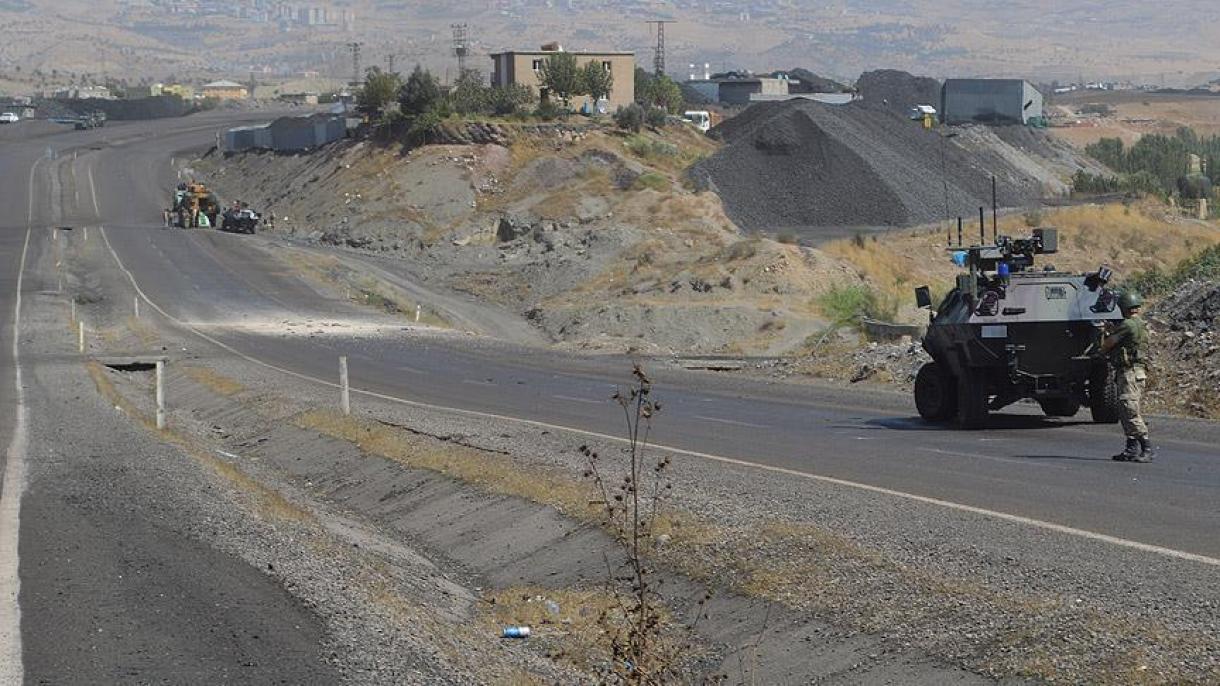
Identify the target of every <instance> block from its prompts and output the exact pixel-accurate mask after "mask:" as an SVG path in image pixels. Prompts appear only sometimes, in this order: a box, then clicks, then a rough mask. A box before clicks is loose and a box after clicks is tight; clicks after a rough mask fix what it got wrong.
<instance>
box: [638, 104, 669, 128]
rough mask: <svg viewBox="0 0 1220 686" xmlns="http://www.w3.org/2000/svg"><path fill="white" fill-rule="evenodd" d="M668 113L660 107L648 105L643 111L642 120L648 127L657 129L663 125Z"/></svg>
mask: <svg viewBox="0 0 1220 686" xmlns="http://www.w3.org/2000/svg"><path fill="white" fill-rule="evenodd" d="M668 116H669V115H668V114H667V113H666V112H665V110H663V109H661V108H660V107H649V108H648V111H647V112H645V113H644V121H645V123H647V124H648V126H649V127H651V128H654V129H659V128H662V127H664V126H665V123H666V119H667V118H668Z"/></svg>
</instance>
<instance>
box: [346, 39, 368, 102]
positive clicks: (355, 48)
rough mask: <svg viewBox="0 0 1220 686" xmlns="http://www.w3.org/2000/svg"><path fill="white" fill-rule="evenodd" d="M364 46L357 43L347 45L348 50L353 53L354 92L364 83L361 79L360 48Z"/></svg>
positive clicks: (352, 85) (352, 84)
mask: <svg viewBox="0 0 1220 686" xmlns="http://www.w3.org/2000/svg"><path fill="white" fill-rule="evenodd" d="M363 45H364V44H363V43H357V42H355V41H353V42H351V43H348V44H347V49H348V50H351V52H352V83H351V87H352V90H355V89H357V88H359V87H360V84H361V83H363V81H364V79H362V78H360V48H361V47H362V46H363Z"/></svg>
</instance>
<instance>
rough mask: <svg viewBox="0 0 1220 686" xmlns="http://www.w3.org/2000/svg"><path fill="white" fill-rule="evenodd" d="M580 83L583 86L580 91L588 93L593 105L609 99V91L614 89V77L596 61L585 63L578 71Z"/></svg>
mask: <svg viewBox="0 0 1220 686" xmlns="http://www.w3.org/2000/svg"><path fill="white" fill-rule="evenodd" d="M580 81H581V85H582V86H583V88H582V89H581V90H583V91H584V92H586V93H588V94H589V99H590V100H592V101H593V102H594V103H597V101H598V100H601V99H602V98H606V97H609V96H610V90H611V89H613V88H614V75H613V74H611V73H610V70H609V69H607V68H606V67H604V66H602V64H601V62H598V61H597V60H592V61H590V62H587V63H586V64H585V66H584V67H583V68H582V69H581V70H580Z"/></svg>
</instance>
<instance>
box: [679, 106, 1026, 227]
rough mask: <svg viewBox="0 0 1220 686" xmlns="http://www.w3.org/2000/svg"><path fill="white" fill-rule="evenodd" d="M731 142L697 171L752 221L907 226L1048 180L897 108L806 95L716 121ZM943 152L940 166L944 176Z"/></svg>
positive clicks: (1012, 199) (1021, 198) (1022, 198)
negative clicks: (994, 184) (995, 190)
mask: <svg viewBox="0 0 1220 686" xmlns="http://www.w3.org/2000/svg"><path fill="white" fill-rule="evenodd" d="M716 133H717V135H718V136H719V137H721V138H722V139H723V140H724V141H725V142H726V143H727V145H726V146H725V147H724V148H722V149H721V150H720V151H719V152H717V154H715V155H713V156H712V157H710V158H708V159H707V160H705V161H703V162H702V163H701V164H700V165H699V166H698V167H697V169H696V170H695V174H696V176H698V177H700V178H701V179H702V180H703V181H704V182H706V183H707V184H708V185H709V186H710V187H712V188H714V189H715V190H716V191H717V192H718V193H719V194H720V196H721V197H722V198H723V199H724V201H725V205H726V209H727V211H728V213H729V216H730V217H732V218H733V220H734V221H735V222H737V223H738V224H739V225H741V226H743V227H745V228H748V229H757V230H772V231H775V230H783V229H793V230H797V231H802V232H805V233H810V234H811V236H810V237H812V238H825V237H828V236H830V235H833V232H828V231H816V230H815V231H803V230H807V229H810V228H814V227H879V226H905V225H912V224H919V223H925V222H930V221H934V220H938V219H942V218H944V217H945V215H946V208H947V209H948V213H949V214H951V215H955V216H956V215H963V216H966V217H972V216H974V214H975V213H976V212H977V211H978V208H979V207H980V206H989V205H990V204H991V176H992V175H993V174H994V175H995V176H996V177H997V178H998V180H999V189H1000V194H999V201H1000V204H1001V205H1002V206H1004V207H1021V206H1025V205H1028V204H1032V203H1034V202H1037V201H1038V199H1039V198H1040V197H1041V196H1042V194H1043V192H1044V185H1045V184H1044V181H1045V179H1043V178H1039V177H1038V176H1034V175H1031V174H1030V173H1029V171H1028V170H1023V169H1020V168H1018V167H1016V166H1014V165H1013V164H1012V162H1010V161H1009V160H1008V159H1006V158H1005V156H1004V155H1003V154H1001V153H1000V152H998V151H997V150H995V149H993V148H992V147H989V146H986V145H983V146H971V147H968V146H965V145H962V144H959V143H958V142H957V140H956V139H955V138H950V139H947V140H945V139H942V138H941V136H940V134H939V133H938V132H936V131H928V130H925V129H923V128H921V127H919V126H918V125H916V124H913V123H912V122H910V121H908V120H906V119H904V118H902V117H898V116H895V115H894V114H893V113H891V112H887V111H884V110H878V109H871V108H869V107H866V106H862V105H844V106H835V105H824V104H821V103H816V102H809V101H791V102H784V103H774V104H767V105H766V106H756V107H751V108H750V109H748V110H747V111H746V112H745V113H744V114H743V115H742V116H739V117H736V118H735V119H732V120H730V121H728V122H725V123H724V124H722V125H721V126H719V127H717V128H716ZM942 154H943V159H944V168H943V171H944V174H943V181H942V167H941V160H942Z"/></svg>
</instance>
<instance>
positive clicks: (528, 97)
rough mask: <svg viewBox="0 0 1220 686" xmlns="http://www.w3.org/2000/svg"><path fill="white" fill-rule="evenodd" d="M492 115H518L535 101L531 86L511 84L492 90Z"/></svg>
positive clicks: (490, 98) (490, 99)
mask: <svg viewBox="0 0 1220 686" xmlns="http://www.w3.org/2000/svg"><path fill="white" fill-rule="evenodd" d="M488 100H489V101H490V104H491V111H492V114H498V115H501V116H506V115H510V114H516V113H517V111H518V110H520V109H521V108H522V107H525V106H526V105H528V104H530V103H531V102H533V101H534V91H533V90H531V89H530V87H529V86H525V85H522V84H519V83H510V84H509V85H507V86H501V87H499V88H492V89H491V94H490V97H489V98H488Z"/></svg>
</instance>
